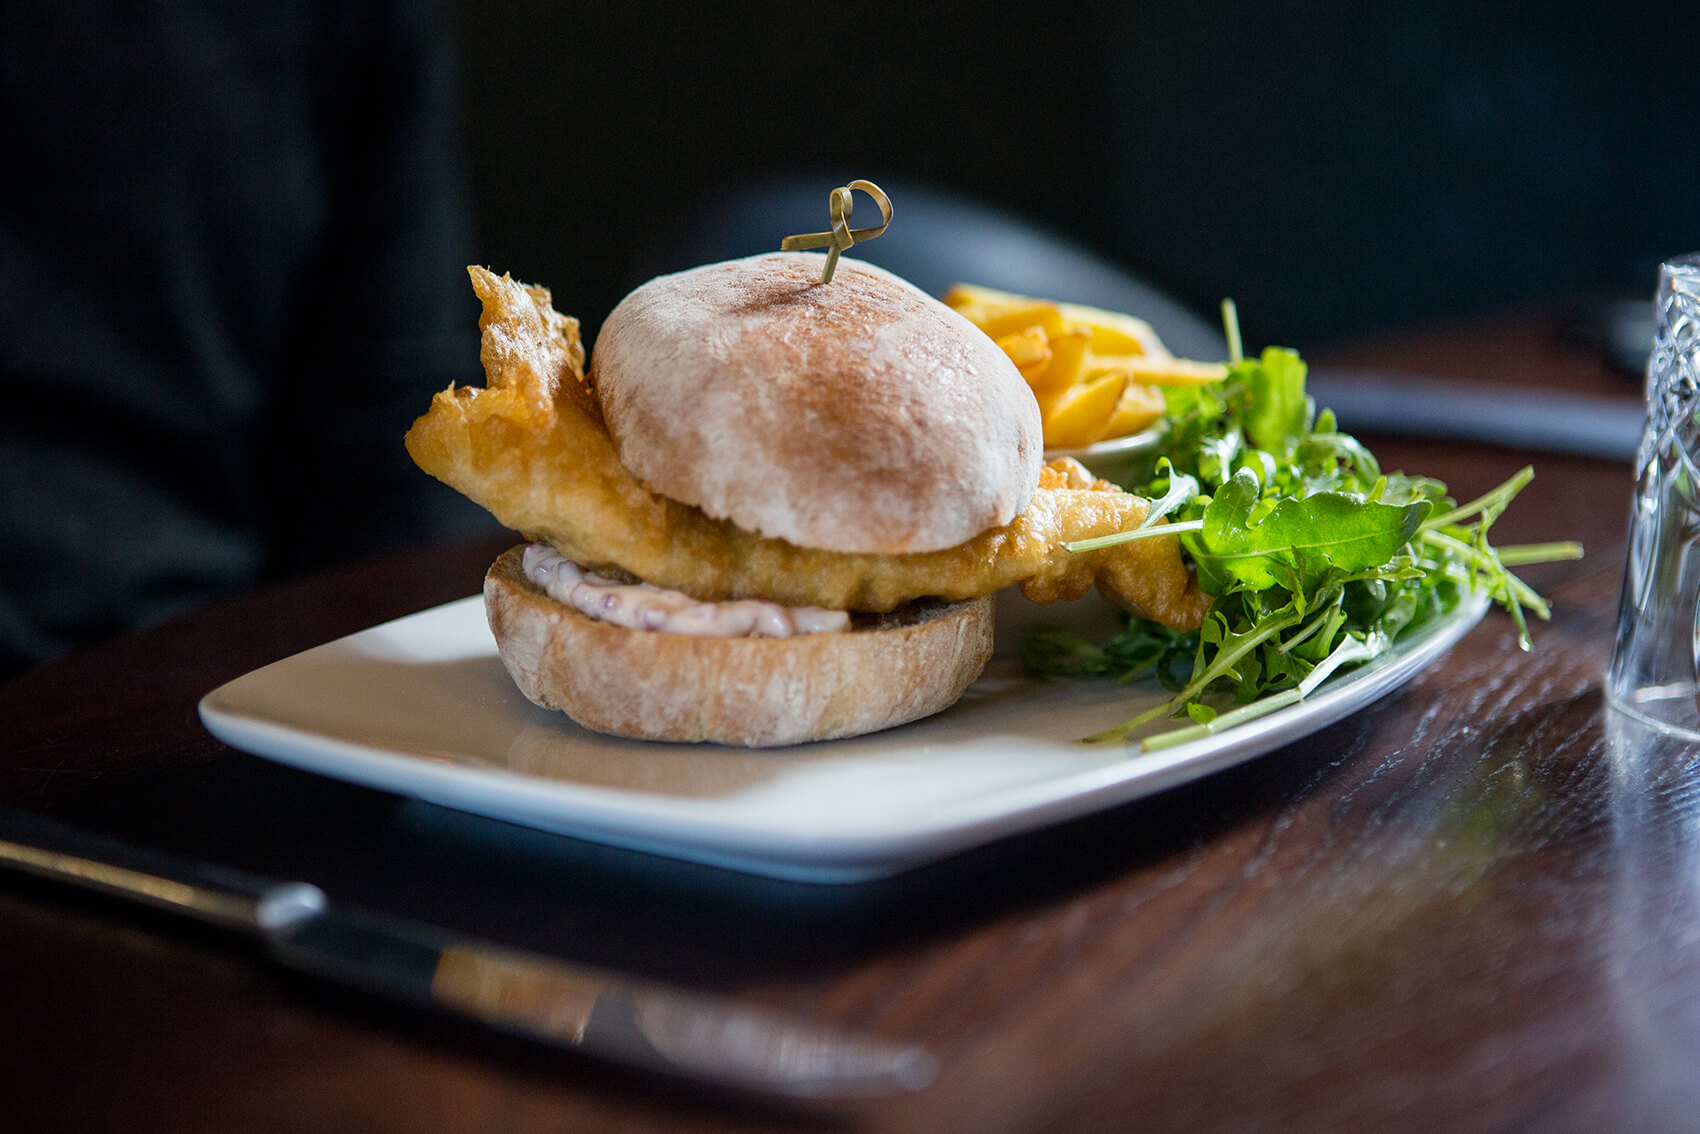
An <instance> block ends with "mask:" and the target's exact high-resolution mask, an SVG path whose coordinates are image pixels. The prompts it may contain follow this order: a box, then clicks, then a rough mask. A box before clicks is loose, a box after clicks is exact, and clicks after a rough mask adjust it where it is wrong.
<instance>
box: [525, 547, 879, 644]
mask: <svg viewBox="0 0 1700 1134" xmlns="http://www.w3.org/2000/svg"><path fill="white" fill-rule="evenodd" d="M524 568H525V577H526V578H527V579H530V580H531V581H532V582H534V583H536V584H537V585H538V586H540V587H542V588H543V589H544V590H545V591H547V592H548V594H549V597H550V598H552V599H554V600H555V601H556V602H558V603H562V604H564V605H566V606H570V607H572V608H573V609H574V610H577V611H579V612H581V613H583V614H586V615H589V616H590V617H591V618H596V619H600V620H601V621H603V622H611V623H613V624H614V625H616V626H624V627H626V628H627V629H629V630H659V631H663V632H666V633H670V634H695V635H697V636H699V637H713V638H789V637H791V636H793V635H795V634H826V633H831V632H834V631H838V630H847V629H849V627H850V616H849V615H848V614H846V613H845V612H844V611H842V610H822V609H821V608H820V607H818V606H781V605H780V604H778V603H776V602H764V601H762V600H759V599H738V600H735V601H732V602H702V601H700V600H698V599H694V598H691V597H690V596H689V595H685V594H680V593H679V592H678V591H669V590H664V589H662V588H661V587H657V586H652V585H651V584H649V583H617V582H615V581H614V580H612V579H606V578H603V577H602V576H601V575H595V574H592V573H591V572H589V571H586V570H585V569H584V568H582V567H580V566H579V565H578V564H577V563H574V562H573V561H572V560H570V559H568V558H567V557H566V556H564V555H562V554H561V553H560V552H558V551H556V550H555V549H554V548H552V547H550V546H549V545H547V544H542V543H534V544H531V545H530V546H528V547H527V548H526V549H525V560H524Z"/></svg>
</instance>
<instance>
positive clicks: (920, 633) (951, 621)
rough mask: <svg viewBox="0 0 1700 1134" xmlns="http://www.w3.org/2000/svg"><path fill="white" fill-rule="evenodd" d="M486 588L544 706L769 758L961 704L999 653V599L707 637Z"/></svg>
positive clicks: (527, 689) (507, 570) (495, 577)
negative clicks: (628, 623) (616, 621)
mask: <svg viewBox="0 0 1700 1134" xmlns="http://www.w3.org/2000/svg"><path fill="white" fill-rule="evenodd" d="M524 550H525V549H524V548H523V547H515V548H512V549H510V550H508V551H506V552H504V553H503V554H502V556H501V558H499V559H497V560H496V562H495V564H494V565H493V566H492V567H491V568H490V572H489V574H488V575H486V576H485V579H484V611H485V614H486V615H487V616H488V617H489V620H490V630H491V632H492V633H494V634H495V636H496V646H497V649H498V650H499V651H500V652H501V655H502V664H504V665H505V666H507V669H508V673H509V674H510V675H512V677H513V679H514V684H516V685H518V686H519V688H520V691H521V692H522V693H524V694H525V695H526V697H528V698H529V699H530V700H531V701H532V702H533V703H534V704H537V705H541V706H542V707H544V708H546V709H559V710H561V711H562V712H564V713H566V714H567V716H569V717H571V718H572V719H573V720H575V721H577V722H578V723H579V724H581V725H583V726H584V727H585V728H589V729H595V730H596V731H597V732H605V733H610V734H612V735H614V736H626V737H633V738H636V739H639V740H670V741H712V742H714V743H717V744H740V745H746V746H749V747H754V748H766V747H771V746H774V745H780V744H797V743H801V742H803V741H808V740H831V739H834V738H836V737H846V736H859V735H861V734H862V733H865V732H875V731H877V730H879V729H882V728H891V727H892V726H894V725H900V724H904V723H906V722H908V721H913V720H917V719H919V718H921V717H925V716H930V715H931V714H933V713H936V712H939V711H940V710H941V709H946V708H948V707H950V706H951V705H953V704H955V703H956V701H957V699H958V698H960V697H961V696H962V693H963V691H964V690H966V689H967V688H968V686H969V685H971V684H972V683H973V681H974V679H975V678H977V677H979V676H980V671H981V670H982V669H984V668H985V665H986V660H987V659H988V658H990V657H991V656H992V600H991V598H990V597H987V598H981V599H974V600H971V601H968V602H957V603H938V604H925V603H912V604H910V605H909V606H908V607H904V608H901V609H899V610H897V611H895V612H893V613H892V614H889V615H881V616H878V617H877V618H872V619H870V620H869V621H868V622H867V624H866V625H862V624H860V623H857V624H854V625H853V628H852V629H850V630H848V631H844V632H841V633H832V634H803V635H799V636H797V637H794V638H705V637H696V636H693V635H689V634H671V633H665V632H658V631H652V630H627V629H625V628H624V627H620V626H614V625H611V624H609V623H606V622H599V621H597V620H596V619H593V618H588V617H586V616H585V615H583V614H580V613H579V612H578V611H576V610H574V609H572V608H571V607H568V606H565V605H563V604H561V603H559V602H556V601H555V600H554V599H552V598H550V597H549V596H548V594H546V593H545V592H544V591H543V589H542V588H541V587H539V586H537V585H536V584H535V583H532V582H531V581H530V580H529V579H527V578H526V577H525V573H524V569H523V567H522V566H521V559H522V556H523V554H524Z"/></svg>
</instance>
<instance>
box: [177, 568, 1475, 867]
mask: <svg viewBox="0 0 1700 1134" xmlns="http://www.w3.org/2000/svg"><path fill="white" fill-rule="evenodd" d="M474 603H478V604H481V603H482V599H481V597H480V596H478V595H471V596H468V597H466V598H463V599H457V600H453V601H451V602H448V603H443V604H440V605H438V606H434V607H428V608H426V609H424V610H420V611H415V612H413V613H412V614H408V615H403V616H402V617H400V618H396V619H391V620H389V621H386V622H383V623H379V624H377V625H375V626H371V627H368V628H366V629H364V630H360V631H356V632H355V633H353V634H348V635H343V636H342V637H339V638H334V639H331V640H330V641H327V642H324V643H321V644H320V645H318V646H314V647H311V648H310V649H308V650H303V651H301V652H299V653H296V654H292V655H289V656H288V657H285V658H280V659H278V660H277V661H274V662H271V663H269V664H268V665H264V666H260V667H258V668H256V669H254V670H251V671H249V672H248V673H245V674H243V675H241V676H239V677H237V678H234V679H232V680H230V681H227V682H225V683H223V684H221V685H220V686H218V687H217V688H216V689H213V690H211V691H210V692H208V693H207V694H206V695H205V696H203V697H202V698H201V699H200V701H199V703H198V706H197V710H198V713H199V716H200V719H201V721H202V723H203V725H204V726H205V727H206V729H207V731H208V732H210V733H212V735H213V736H214V737H216V738H217V739H219V740H221V741H223V742H224V743H226V744H229V745H230V746H231V747H233V748H237V749H239V750H241V751H244V752H247V753H249V754H251V755H254V756H257V757H260V758H262V759H268V760H272V761H274V762H277V763H281V764H284V765H286V766H289V767H294V768H298V769H301V770H304V771H308V772H311V773H314V774H317V775H323V776H326V777H328V778H332V779H339V780H342V781H344V782H349V783H356V784H360V785H363V786H367V787H372V788H375V789H377V790H380V791H387V792H390V793H392V794H397V795H402V796H406V797H411V798H417V799H422V800H425V801H427V802H430V803H435V804H438V805H441V806H445V807H449V808H453V809H457V810H461V811H467V812H471V813H473V814H478V815H484V816H487V817H490V818H494V819H498V820H502V821H506V822H515V823H521V824H524V825H527V826H532V827H537V828H540V829H544V830H549V831H554V832H556V833H560V834H564V835H568V836H570V837H575V838H581V839H586V840H589V841H593V842H598V843H604V844H608V845H613V846H620V847H624V848H627V849H632V850H639V851H644V852H648V853H653V854H660V855H664V856H668V857H672V858H681V859H686V860H689V861H693V862H700V863H705V864H708V865H712V866H719V867H725V868H730V869H735V870H740V871H743V872H747V873H755V874H760V875H765V876H769V877H778V878H784V879H787V880H792V881H803V882H828V883H839V882H854V881H862V880H866V879H870V878H875V877H881V876H886V875H890V874H895V873H900V872H902V871H905V870H909V869H913V868H914V867H917V866H921V865H923V864H925V863H927V862H931V861H935V860H937V859H940V858H944V857H947V856H949V855H951V854H955V853H959V852H961V851H965V850H969V849H972V848H974V847H977V846H981V845H985V844H987V843H990V842H994V841H997V840H998V839H1001V838H1004V837H1008V836H1013V835H1017V834H1022V833H1025V832H1029V831H1033V830H1037V829H1040V828H1042V827H1046V826H1049V825H1052V824H1054V823H1057V822H1062V821H1064V820H1067V819H1071V818H1076V817H1079V816H1083V815H1087V814H1091V813H1094V812H1097V811H1101V810H1105V809H1108V808H1110V807H1114V806H1117V805H1119V804H1122V803H1128V802H1132V801H1133V800H1136V799H1140V798H1144V797H1146V796H1149V795H1155V794H1158V793H1160V792H1163V791H1166V790H1169V789H1170V788H1173V787H1176V786H1179V785H1180V784H1182V783H1186V782H1189V781H1191V780H1195V779H1200V778H1202V777H1204V776H1208V775H1212V774H1214V773H1216V772H1219V771H1223V770H1226V769H1227V768H1230V767H1233V766H1236V765H1238V764H1241V763H1244V762H1246V761H1249V760H1251V759H1255V758H1256V757H1258V756H1261V755H1265V754H1268V753H1270V752H1273V751H1275V750H1276V749H1278V748H1281V747H1283V746H1285V745H1287V744H1290V743H1292V742H1294V741H1296V740H1299V739H1302V738H1303V737H1305V736H1308V735H1311V734H1313V733H1315V732H1318V731H1320V730H1322V729H1324V728H1327V727H1328V726H1330V725H1332V724H1335V723H1337V722H1338V721H1340V720H1341V719H1343V718H1345V717H1346V716H1349V715H1351V714H1352V713H1354V712H1357V711H1359V710H1360V709H1363V708H1365V707H1367V706H1369V705H1370V704H1372V703H1374V702H1375V701H1377V700H1379V699H1380V698H1382V697H1383V696H1386V695H1387V694H1389V693H1392V692H1393V691H1395V690H1397V689H1398V688H1399V687H1401V686H1402V685H1404V684H1405V683H1406V682H1407V681H1408V680H1410V678H1411V677H1413V676H1414V675H1415V674H1416V673H1417V672H1419V671H1420V670H1422V669H1425V668H1427V666H1428V665H1430V664H1432V663H1433V662H1434V661H1435V660H1436V659H1438V658H1439V656H1440V655H1442V654H1444V653H1445V652H1446V651H1447V650H1448V649H1450V648H1451V647H1452V646H1453V645H1454V644H1455V643H1456V642H1457V641H1458V640H1459V639H1460V638H1462V637H1463V636H1464V635H1465V634H1466V633H1468V632H1469V630H1470V629H1472V628H1473V627H1474V626H1475V625H1476V624H1477V622H1479V621H1480V619H1481V617H1482V616H1483V614H1484V613H1485V612H1486V610H1487V608H1488V606H1489V600H1488V598H1487V596H1486V595H1485V594H1481V593H1479V592H1478V593H1474V594H1472V593H1468V592H1466V593H1465V594H1463V595H1462V596H1461V597H1460V601H1459V603H1458V606H1457V607H1455V608H1454V609H1453V610H1452V611H1450V612H1448V613H1446V614H1444V615H1441V616H1440V617H1438V618H1437V619H1435V621H1433V622H1432V623H1430V624H1428V625H1427V626H1424V627H1422V628H1420V629H1419V630H1418V632H1417V633H1416V635H1415V636H1414V637H1412V638H1410V639H1408V640H1406V641H1405V642H1401V643H1399V644H1397V645H1396V646H1395V647H1394V652H1393V653H1392V654H1390V655H1387V656H1384V657H1383V658H1381V659H1378V660H1377V661H1375V662H1371V663H1369V664H1368V665H1365V666H1362V667H1359V668H1356V669H1353V670H1350V671H1347V672H1345V673H1342V674H1339V675H1336V676H1335V677H1332V678H1330V679H1329V680H1328V681H1327V682H1326V683H1324V685H1323V686H1322V688H1321V689H1320V690H1319V691H1318V692H1316V693H1315V694H1313V695H1312V696H1311V697H1309V698H1307V699H1306V700H1304V701H1301V702H1298V703H1296V704H1294V705H1290V706H1287V707H1285V708H1282V709H1279V710H1276V711H1275V712H1272V713H1269V714H1268V715H1266V716H1263V717H1259V718H1257V719H1255V720H1252V721H1248V722H1246V723H1244V724H1241V725H1236V726H1233V727H1232V728H1229V729H1227V730H1224V731H1223V732H1221V733H1217V734H1212V735H1210V736H1207V737H1203V738H1200V739H1199V740H1195V741H1189V742H1187V743H1185V744H1179V745H1176V746H1174V747H1173V748H1168V749H1164V750H1161V751H1160V752H1155V753H1141V752H1138V751H1137V750H1133V751H1130V753H1129V754H1128V756H1127V758H1125V759H1121V760H1115V761H1112V762H1109V763H1106V764H1103V765H1099V766H1095V767H1089V768H1075V769H1070V770H1068V771H1066V772H1064V773H1062V774H1059V775H1058V776H1055V777H1052V778H1049V779H1042V780H1038V781H1030V782H1023V783H1020V784H1006V785H1002V786H1000V787H996V788H993V789H990V790H988V791H985V792H982V793H977V794H976V795H975V796H974V797H973V798H972V800H963V801H959V804H958V806H957V807H956V808H955V809H954V810H952V811H950V812H948V813H947V814H945V815H943V816H942V817H937V818H935V819H933V820H932V821H928V822H918V821H913V820H911V821H907V822H905V823H902V824H898V825H895V826H888V825H882V824H881V823H877V822H876V823H873V824H868V823H865V822H864V823H862V824H859V825H858V827H857V828H856V829H850V828H832V829H824V830H823V829H821V828H820V827H819V826H812V827H809V828H808V829H806V830H805V829H803V828H786V827H784V826H783V825H781V826H772V825H769V826H766V827H762V828H759V829H752V828H751V827H749V826H747V825H740V824H739V823H738V822H737V819H738V815H737V811H738V809H737V807H736V806H728V805H727V804H726V803H725V802H724V800H723V799H718V798H717V799H711V800H707V801H705V800H703V799H701V798H696V797H691V798H680V797H672V796H663V795H659V794H657V793H649V792H641V791H635V790H632V789H628V788H621V787H610V786H607V785H599V784H586V783H574V782H567V781H562V780H555V779H550V778H547V777H544V776H538V775H534V774H532V773H528V772H521V771H515V770H513V769H509V768H500V767H490V766H479V765H476V764H473V763H469V762H451V761H449V760H447V759H444V760H434V759H430V758H427V757H425V756H423V755H421V754H416V753H413V752H406V751H401V750H399V749H395V748H386V747H383V746H381V745H375V744H368V743H365V742H362V741H358V740H351V739H348V738H346V737H339V736H331V735H326V734H325V733H322V732H315V731H312V730H310V729H308V728H305V727H301V726H298V725H292V724H288V723H281V722H279V721H277V720H273V719H268V718H266V717H262V716H256V715H254V714H252V713H249V712H246V711H244V710H241V709H239V708H235V707H233V706H232V705H231V704H230V703H229V702H230V699H231V692H232V690H233V688H235V687H237V686H239V685H241V684H243V683H247V682H251V681H261V680H264V679H265V675H266V673H267V671H268V670H275V669H277V668H278V667H283V666H287V665H291V664H299V663H300V662H301V659H303V658H306V657H307V655H310V654H312V653H314V652H315V651H322V650H329V649H333V648H335V647H338V646H341V645H344V644H346V643H350V642H352V641H353V640H355V639H359V638H361V637H362V636H368V635H378V634H394V633H396V632H397V631H398V630H405V626H406V624H407V623H409V622H417V621H418V620H423V619H426V618H429V617H432V616H436V617H448V616H450V615H451V614H452V613H454V611H453V608H455V607H460V606H464V605H467V604H474ZM494 650H495V647H494V643H493V642H492V643H491V644H490V646H489V651H490V653H492V654H493V653H494ZM1051 680H1066V679H1051ZM900 727H901V726H900ZM892 731H900V729H899V730H892ZM631 743H642V742H636V741H634V742H631ZM1034 743H1037V744H1051V743H1058V742H1052V741H1048V740H1035V741H1034ZM669 747H671V746H669ZM734 751H743V750H741V749H735V750H734ZM398 781H400V782H399V783H398ZM469 792H470V798H469ZM492 801H494V804H493V803H492Z"/></svg>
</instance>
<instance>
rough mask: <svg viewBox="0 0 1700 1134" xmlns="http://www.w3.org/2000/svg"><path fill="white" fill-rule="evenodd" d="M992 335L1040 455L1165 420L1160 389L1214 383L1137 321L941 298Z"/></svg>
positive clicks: (1004, 296)
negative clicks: (1022, 390) (1025, 390)
mask: <svg viewBox="0 0 1700 1134" xmlns="http://www.w3.org/2000/svg"><path fill="white" fill-rule="evenodd" d="M944 301H945V303H947V304H949V305H950V306H951V307H953V308H955V309H956V310H957V311H958V312H960V313H961V314H962V315H963V316H965V317H966V318H967V319H968V320H969V322H971V323H973V324H974V325H975V326H977V327H979V328H980V329H981V330H982V331H985V332H986V334H988V335H990V336H991V337H992V338H993V339H994V340H996V342H997V344H998V345H999V346H1000V347H1002V348H1003V350H1004V353H1005V354H1007V355H1009V357H1010V361H1012V362H1014V363H1015V366H1016V369H1018V370H1020V371H1021V376H1022V377H1023V378H1025V379H1027V384H1028V385H1029V386H1031V387H1032V388H1033V396H1034V397H1035V398H1036V399H1038V402H1039V415H1040V417H1041V418H1042V419H1043V420H1044V423H1045V448H1047V449H1082V448H1085V447H1086V446H1087V445H1091V444H1093V443H1094V442H1097V441H1107V440H1110V439H1112V438H1116V437H1126V436H1128V435H1129V434H1132V433H1137V432H1139V431H1140V430H1141V429H1144V428H1146V427H1148V426H1149V425H1151V424H1152V423H1153V422H1155V421H1156V420H1157V419H1158V418H1160V417H1161V416H1162V415H1163V391H1162V387H1164V386H1193V385H1203V384H1205V383H1207V382H1219V381H1221V380H1222V379H1223V378H1225V377H1227V374H1228V370H1227V367H1226V366H1224V365H1223V364H1222V363H1219V362H1193V361H1192V360H1190V359H1185V358H1176V357H1175V356H1174V355H1172V354H1170V353H1169V351H1168V349H1167V348H1166V347H1164V346H1163V342H1162V340H1161V339H1159V338H1158V337H1157V333H1156V332H1155V331H1153V330H1152V329H1151V325H1150V324H1149V323H1147V322H1145V320H1143V319H1136V318H1134V317H1133V316H1132V315H1122V314H1118V313H1116V312H1114V311H1100V310H1098V309H1097V308H1095V307H1085V306H1082V305H1081V304H1078V303H1053V302H1051V301H1050V300H1045V299H1033V298H1030V297H1028V296H1024V295H1012V294H1010V293H1009V292H1004V291H994V290H993V289H991V288H987V287H976V286H973V285H971V284H957V285H956V286H955V287H952V288H951V289H950V290H949V291H948V292H946V293H945V296H944Z"/></svg>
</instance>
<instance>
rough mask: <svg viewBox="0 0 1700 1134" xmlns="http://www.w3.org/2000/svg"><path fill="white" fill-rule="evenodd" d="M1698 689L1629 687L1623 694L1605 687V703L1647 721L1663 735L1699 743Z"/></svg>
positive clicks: (1692, 687) (1699, 709)
mask: <svg viewBox="0 0 1700 1134" xmlns="http://www.w3.org/2000/svg"><path fill="white" fill-rule="evenodd" d="M1697 697H1700V690H1697V689H1696V688H1695V687H1694V686H1692V685H1683V686H1679V687H1676V686H1669V685H1667V686H1663V687H1660V688H1655V689H1636V690H1632V691H1631V692H1630V694H1629V695H1628V696H1623V695H1621V694H1619V693H1617V692H1616V691H1614V690H1612V689H1610V688H1609V683H1608V688H1607V690H1606V704H1607V705H1609V706H1610V707H1611V708H1612V709H1613V710H1615V711H1617V712H1620V713H1623V714H1625V715H1627V716H1631V717H1634V718H1635V719H1636V720H1638V721H1640V722H1641V723H1642V724H1646V725H1651V726H1652V727H1654V728H1656V729H1658V730H1659V731H1660V732H1662V733H1665V734H1666V735H1667V736H1674V737H1679V738H1681V739H1683V740H1691V741H1693V742H1695V743H1696V744H1700V700H1696V698H1697Z"/></svg>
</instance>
